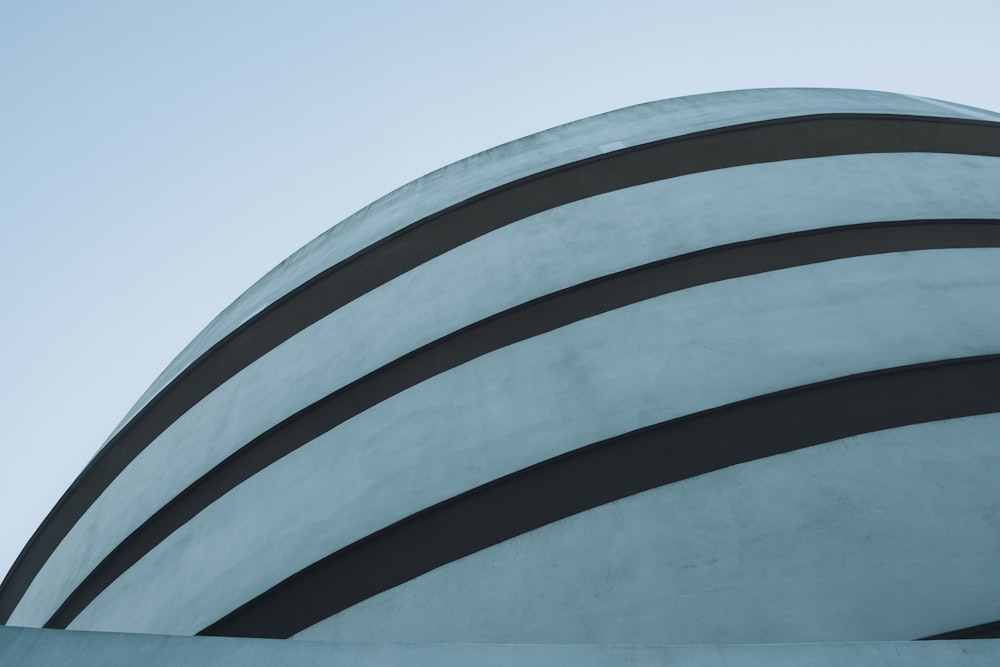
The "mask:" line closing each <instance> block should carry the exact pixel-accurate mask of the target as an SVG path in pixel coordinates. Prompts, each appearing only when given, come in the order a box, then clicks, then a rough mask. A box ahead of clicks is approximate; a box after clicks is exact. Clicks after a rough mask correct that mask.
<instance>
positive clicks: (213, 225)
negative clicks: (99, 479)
mask: <svg viewBox="0 0 1000 667" xmlns="http://www.w3.org/2000/svg"><path fill="white" fill-rule="evenodd" d="M998 26H1000V0H952V2H950V3H941V2H929V1H928V0H899V1H895V0H893V1H882V0H867V1H864V2H859V1H856V0H841V1H839V2H814V1H810V0H787V1H785V0H781V1H768V0H763V1H757V2H750V1H749V0H747V1H745V2H740V1H737V0H730V1H719V0H702V1H700V2H691V1H687V0H686V1H685V2H676V1H671V0H661V1H659V2H654V1H638V0H618V1H617V2H610V1H609V2H589V1H587V0H574V1H563V0H533V1H532V2H525V1H523V0H505V1H504V2H478V1H476V0H464V1H459V0H451V1H438V0H421V1H420V2H403V1H402V0H398V1H395V2H380V1H378V0H368V1H367V2H342V1H335V0H327V1H325V2H320V1H302V0H287V1H283V2H275V1H273V0H272V1H270V2H257V1H253V0H237V1H232V2H224V1H213V0H198V1H197V2H188V1H182V0H170V1H169V2H167V1H164V2H136V1H135V0H122V1H120V2H110V1H103V0H90V1H88V2H78V1H65V2H59V1H57V0H53V1H45V0H5V1H4V2H2V3H0V184H2V185H0V295H2V310H0V318H2V319H0V346H2V350H3V357H2V360H3V361H2V369H3V370H2V373H0V419H2V421H0V423H2V424H3V430H2V436H0V437H2V439H0V505H2V507H3V508H4V511H3V519H2V523H0V526H2V531H0V573H4V572H6V570H7V569H8V567H9V566H10V564H11V563H12V562H13V560H14V558H15V557H16V556H17V554H18V552H19V551H20V549H21V547H22V546H23V545H24V543H25V542H26V541H27V540H28V538H29V537H30V535H31V533H32V532H33V531H34V529H35V527H37V525H38V524H39V523H40V522H41V520H42V519H43V518H44V516H45V514H46V513H47V512H48V511H49V509H51V507H52V506H53V505H54V503H55V502H56V500H57V499H58V498H59V496H60V495H61V494H62V492H63V491H64V490H65V489H66V488H67V487H68V486H69V485H70V483H71V482H72V481H73V479H74V478H75V477H76V475H77V473H78V472H79V471H80V470H82V468H83V466H84V465H85V464H86V462H87V461H88V460H89V459H90V457H91V456H92V455H93V454H94V452H95V451H96V450H97V449H98V447H99V446H100V445H101V444H102V442H103V441H104V439H105V438H106V436H107V435H108V433H109V432H110V431H111V430H112V429H113V428H114V427H115V425H116V424H117V422H118V421H119V419H120V418H121V417H122V416H124V414H125V413H126V411H127V410H128V409H129V407H130V406H131V405H132V403H133V402H134V401H136V400H137V399H138V398H139V395H140V394H141V393H142V392H143V391H144V390H145V388H146V387H147V386H148V385H149V384H150V383H151V382H152V380H153V379H154V378H155V377H156V375H157V374H158V373H159V372H160V371H161V370H162V369H163V368H164V367H165V366H166V365H167V363H168V362H169V361H170V359H171V358H173V356H174V355H176V354H177V353H178V352H179V351H180V350H181V348H182V347H184V345H186V344H187V343H188V342H189V341H190V340H191V339H192V338H193V337H194V336H195V334H197V333H198V331H199V330H200V329H201V328H202V327H203V326H205V325H206V324H208V322H209V320H211V319H212V317H214V316H215V315H216V314H217V313H218V312H219V311H220V310H222V308H224V307H225V306H226V305H227V304H228V303H229V302H231V301H232V300H233V299H234V298H236V296H238V295H239V294H240V293H241V292H242V291H243V290H244V289H246V288H247V287H249V286H250V284H251V283H252V282H254V281H255V280H257V279H258V278H259V277H260V276H262V275H263V274H264V273H265V272H266V271H268V270H269V269H270V268H272V267H273V266H274V265H275V264H277V263H278V262H279V261H281V260H282V259H284V258H285V257H286V256H288V255H289V254H291V253H292V252H293V251H294V250H296V249H297V248H298V247H299V246H301V245H303V244H304V243H306V242H307V241H309V240H310V239H312V238H313V237H314V236H316V235H318V234H319V233H320V232H322V231H323V230H325V229H327V228H328V227H330V226H331V225H333V224H335V223H336V222H338V221H339V220H341V219H343V218H344V217H346V216H347V215H349V214H350V213H352V212H354V211H355V210H357V209H358V208H360V207H362V206H364V205H365V204H367V203H369V202H370V201H372V200H374V199H376V198H377V197H379V196H381V195H383V194H385V193H387V192H388V191H390V190H392V189H394V188H396V187H398V186H400V185H402V184H403V183H405V182H407V181H409V180H412V179H414V178H417V177H418V176H421V175H422V174H424V173H426V172H428V171H431V170H433V169H435V168H437V167H440V166H443V165H445V164H447V163H449V162H453V161H455V160H457V159H460V158H462V157H465V156H467V155H470V154H472V153H476V152H478V151H481V150H484V149H487V148H490V147H491V146H494V145H496V144H498V143H502V142H504V141H508V140H511V139H515V138H517V137H520V136H523V135H525V134H529V133H532V132H536V131H539V130H543V129H546V128H548V127H551V126H553V125H558V124H562V123H565V122H569V121H571V120H575V119H577V118H581V117H584V116H589V115H592V114H596V113H600V112H604V111H609V110H612V109H616V108H619V107H623V106H627V105H630V104H636V103H639V102H646V101H650V100H655V99H662V98H666V97H676V96H680V95H690V94H694V93H703V92H712V91H718V90H729V89H737V88H759V87H769V86H812V87H846V88H867V89H877V90H889V91H894V92H902V93H910V94H916V95H923V96H928V97H936V98H940V99H945V100H949V101H953V102H960V103H964V104H970V105H974V106H980V107H985V108H990V109H994V110H1000V86H998V65H1000V37H998V34H1000V33H998Z"/></svg>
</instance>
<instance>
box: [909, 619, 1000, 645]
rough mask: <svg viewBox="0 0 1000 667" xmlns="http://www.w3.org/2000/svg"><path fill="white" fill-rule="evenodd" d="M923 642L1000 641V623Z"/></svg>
mask: <svg viewBox="0 0 1000 667" xmlns="http://www.w3.org/2000/svg"><path fill="white" fill-rule="evenodd" d="M920 639H921V641H933V640H938V639H1000V621H993V622H991V623H982V624H980V625H973V626H971V627H968V628H962V629H960V630H951V631H950V632H942V633H941V634H939V635H931V636H930V637H921V638H920Z"/></svg>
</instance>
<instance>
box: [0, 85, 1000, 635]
mask: <svg viewBox="0 0 1000 667" xmlns="http://www.w3.org/2000/svg"><path fill="white" fill-rule="evenodd" d="M998 157H1000V115H998V114H994V113H992V112H987V111H981V110H977V109H971V108H969V107H964V106H960V105H955V104H950V103H946V102H939V101H935V100H928V99H924V98H917V97H911V96H904V95H893V94H888V93H877V92H868V91H850V90H823V89H778V90H751V91H735V92H727V93H717V94H713V95H701V96H695V97H688V98H680V99H675V100H666V101H662V102H653V103H649V104H643V105H638V106H634V107H629V108H626V109H622V110H619V111H615V112H611V113H607V114H603V115H600V116H595V117H592V118H587V119H584V120H581V121H577V122H575V123H570V124H568V125H564V126H561V127H557V128H554V129H551V130H548V131H545V132H541V133H539V134H536V135H532V136H529V137H526V138H524V139H520V140H518V141H514V142H511V143H509V144H504V145H502V146H499V147H497V148H494V149H491V150H489V151H486V152H484V153H480V154H478V155H475V156H473V157H470V158H467V159H465V160H462V161H460V162H457V163H455V164H453V165H450V166H448V167H445V168H443V169H440V170H438V171H435V172H433V173H431V174H428V175H427V176H425V177H423V178H420V179H418V180H416V181H414V182H412V183H410V184H408V185H406V186H404V187H402V188H400V189H398V190H396V191H394V192H392V193H390V194H389V195H386V196H385V197H383V198H382V199H379V200H378V201H376V202H374V203H373V204H371V205H370V206H368V207H366V208H365V209H363V210H362V211H359V212H358V213H356V214H355V215H353V216H351V217H350V218H348V219H347V220H345V221H343V222H341V223H340V224H338V225H336V226H334V227H333V228H332V229H330V230H329V231H328V232H326V233H325V234H323V235H321V236H320V237H319V238H317V239H316V240H314V241H313V242H311V243H309V244H308V245H306V246H305V247H304V248H302V249H301V250H300V251H298V252H297V253H295V254H294V255H292V256H291V257H290V258H289V259H288V260H286V261H285V262H283V263H282V264H280V265H279V266H278V267H276V268H275V269H274V270H273V271H272V272H270V273H269V274H268V275H267V276H265V277H264V278H263V279H261V280H260V281H259V282H258V283H257V284H255V285H254V286H253V287H251V288H250V289H249V290H248V291H247V292H246V293H245V294H243V295H242V296H241V297H240V298H239V299H237V300H236V302H234V303H233V304H232V305H231V306H230V307H229V308H227V309H226V310H225V311H224V312H223V313H222V314H220V315H219V317H217V318H216V319H215V320H214V321H213V322H212V323H211V324H210V325H209V326H208V327H207V328H206V329H205V330H204V331H203V332H202V333H201V334H199V336H198V337H197V338H196V339H195V340H194V341H193V342H192V343H191V344H190V345H189V346H188V347H187V348H186V349H185V350H184V351H183V352H182V353H181V354H180V355H179V356H178V358H177V359H176V360H174V362H172V363H171V365H170V366H169V367H168V368H167V369H166V370H165V371H164V373H163V374H162V375H161V377H160V378H159V379H158V380H157V381H156V382H155V383H154V385H153V386H152V387H151V388H150V389H149V391H147V393H146V395H144V396H143V397H142V399H140V401H139V403H138V404H137V405H136V407H135V408H134V409H133V410H132V411H131V412H130V414H129V415H128V416H127V417H126V419H125V420H124V421H123V422H122V424H121V425H120V426H119V427H118V429H117V430H116V431H115V433H114V434H112V436H111V437H110V438H109V440H108V442H107V443H106V444H105V446H104V448H103V449H102V450H101V451H100V452H99V453H98V455H97V456H96V457H95V459H94V460H93V461H92V463H91V464H90V465H89V466H88V468H87V469H86V470H85V471H84V472H83V473H82V475H81V476H80V478H79V479H78V480H77V481H76V482H75V483H74V485H73V486H72V487H71V488H70V490H69V491H68V492H67V493H66V495H65V496H64V497H63V499H62V500H61V501H60V503H59V504H58V505H57V507H56V508H55V509H54V510H53V512H52V513H51V514H50V516H49V517H48V518H47V519H46V522H45V523H44V524H43V525H42V527H41V528H40V529H39V531H38V532H37V533H36V535H35V536H34V537H33V538H32V541H31V542H30V543H29V545H28V546H27V547H26V548H25V551H24V552H23V553H22V555H21V557H20V558H19V560H18V562H17V563H16V564H15V566H14V568H12V570H11V572H10V573H9V575H8V577H7V579H6V580H5V581H4V585H3V588H2V589H0V621H5V622H8V623H10V624H13V625H34V626H42V625H46V626H48V627H69V628H78V629H97V630H101V629H103V630H115V631H134V632H153V633H166V634H194V633H199V632H201V633H207V634H229V635H241V636H275V637H287V636H293V635H294V636H298V637H302V638H328V639H338V640H357V641H367V640H389V641H431V642H435V641H443V642H451V641H455V642H519V643H534V642H544V643H558V642H570V643H573V642H575V643H585V642H591V641H597V642H602V643H637V644H642V643H699V642H748V643H756V642H772V641H773V642H797V641H838V640H863V639H884V640H890V639H910V638H915V637H922V636H928V635H936V634H940V633H944V632H950V631H954V630H959V629H961V628H968V627H971V626H978V625H981V624H984V623H986V624H988V623H991V622H993V621H995V620H996V619H997V618H1000V608H998V606H997V604H996V602H995V601H996V600H997V599H1000V596H998V593H1000V590H998V587H1000V584H994V583H993V580H995V579H996V577H992V576H991V574H992V571H993V569H994V566H993V562H994V560H995V554H996V552H997V550H998V549H1000V531H998V530H997V528H996V526H995V525H994V524H995V521H994V520H993V517H995V516H997V510H1000V492H998V491H997V490H996V486H997V485H996V484H995V483H993V480H995V479H996V475H997V473H998V472H1000V451H996V447H995V442H994V441H995V437H994V436H993V434H995V433H996V432H998V431H997V429H998V427H1000V414H998V412H1000V385H998V380H997V378H998V377H1000V375H998V371H1000V356H998V355H1000V347H998V345H1000V344H998V341H1000V309H996V308H994V307H991V306H992V304H994V303H996V302H997V300H998V297H1000V262H998V261H997V260H998V259H1000V255H998V253H1000V249H998V247H1000V187H998V185H1000V160H998Z"/></svg>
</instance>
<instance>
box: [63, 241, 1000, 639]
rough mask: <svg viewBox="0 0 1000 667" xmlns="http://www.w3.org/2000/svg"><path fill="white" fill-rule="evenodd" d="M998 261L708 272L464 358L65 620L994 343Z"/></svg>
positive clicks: (114, 619) (985, 349)
mask: <svg viewBox="0 0 1000 667" xmlns="http://www.w3.org/2000/svg"><path fill="white" fill-rule="evenodd" d="M998 254H1000V253H998V252H997V251H995V250H992V249H988V250H955V251H951V250H938V251H927V252H913V253H898V254H891V255H879V256H874V257H860V258H852V259H849V260H842V261H839V262H828V263H824V264H817V265H810V266H807V267H799V268H796V269H789V270H786V271H777V272H771V273H767V274H762V275H757V276H751V277H747V278H743V279H740V280H732V281H724V282H720V283H714V284H711V285H704V286H701V287H698V288H693V289H689V290H684V291H682V292H677V293H673V294H668V295H665V296H663V297H659V298H656V299H650V300H647V301H644V302H641V303H638V304H634V305H632V306H629V307H626V308H621V309H618V310H615V311H611V312H608V313H604V314H602V315H600V316H597V317H592V318H589V319H587V320H584V321H580V322H577V323H575V324H573V325H570V326H567V327H562V328H560V329H557V330H555V331H552V332H549V333H547V334H544V335H542V336H537V337H534V338H531V339H529V340H527V341H522V342H521V343H518V344H515V345H511V346H508V347H506V348H503V349H501V350H498V351H496V352H494V353H492V354H489V355H485V356H484V357H480V358H479V359H476V360H474V361H472V362H469V363H467V364H464V365H463V366H461V367H459V368H456V369H454V370H452V371H449V372H447V373H444V374H442V375H439V376H437V377H435V378H432V379H431V380H428V381H426V382H423V383H421V384H420V385H418V386H416V387H413V388H412V389H410V390H408V391H405V392H403V393H401V394H398V395H396V396H394V397H392V398H391V399H389V400H386V401H384V402H383V403H381V404H379V405H378V406H376V407H374V408H372V409H370V410H368V411H366V412H365V413H363V414H361V415H359V416H358V417H356V418H354V419H352V420H350V421H348V422H346V423H344V424H342V425H340V426H339V427H337V428H335V429H333V430H332V431H330V432H328V433H326V434H324V435H323V436H321V437H320V438H317V439H316V440H314V441H313V442H312V443H310V444H309V445H307V446H305V447H303V448H301V449H299V450H297V451H295V452H293V453H292V454H290V455H288V456H286V457H284V458H283V459H281V460H280V461H277V462H276V463H274V464H273V465H272V466H270V467H269V468H268V469H267V470H266V471H263V472H262V473H260V474H258V475H256V476H254V477H253V478H252V479H250V480H247V482H245V483H244V484H242V485H241V486H240V487H239V488H238V489H234V490H233V491H232V492H230V493H229V494H227V495H226V496H225V497H223V498H222V499H220V500H219V501H218V502H216V503H214V504H213V505H212V506H211V507H210V508H207V509H206V510H205V511H203V512H202V513H200V514H199V515H198V516H197V517H196V518H195V519H193V520H192V521H190V522H188V523H187V524H185V525H184V526H182V527H181V528H180V529H178V530H177V531H176V532H175V533H174V534H173V535H171V536H170V538H168V539H167V540H166V541H164V542H163V543H161V544H160V545H158V546H157V547H156V548H155V549H153V550H152V551H151V552H150V553H149V554H147V556H146V557H144V558H143V559H142V560H141V561H140V562H139V563H137V564H136V565H135V566H133V567H132V568H131V569H130V570H129V571H128V572H126V573H125V574H124V575H122V576H121V577H120V578H119V579H118V580H116V581H115V582H114V583H113V584H112V585H111V586H109V587H108V588H107V589H106V590H105V591H104V592H103V593H102V594H101V595H100V596H99V597H98V598H97V599H96V600H95V601H94V603H93V604H91V605H90V607H88V608H87V609H86V610H85V611H84V612H83V613H82V614H81V615H80V616H79V617H77V619H76V620H75V621H74V625H72V626H70V627H73V628H74V629H87V630H128V631H132V632H152V631H160V632H171V633H177V634H188V633H194V632H197V631H199V630H200V629H201V628H203V627H205V626H206V625H208V624H209V623H212V622H213V621H215V620H217V619H218V618H221V617H222V616H224V615H225V614H226V613H227V612H228V611H229V610H231V609H233V608H235V607H237V606H239V605H240V604H242V603H244V602H246V601H247V600H249V599H251V598H253V597H254V596H255V595H257V594H259V593H260V591H262V590H266V589H267V588H269V587H270V586H272V585H274V584H275V583H277V582H279V581H281V580H282V579H284V578H285V577H287V576H289V575H291V574H293V573H294V572H295V571H297V570H298V569H300V568H302V567H306V566H307V565H309V564H310V563H312V562H314V561H315V560H317V559H319V558H322V557H323V556H325V555H326V554H328V553H332V552H333V551H334V550H336V549H338V548H342V547H343V546H346V545H347V544H349V543H350V542H352V541H354V540H357V539H360V538H362V537H364V536H365V535H366V534H368V533H370V532H373V531H375V530H378V529H380V528H382V527H383V526H385V525H388V524H390V523H392V522H393V521H396V520H399V519H401V518H403V517H404V516H407V515H408V514H410V513H412V512H413V511H414V510H415V509H417V508H422V507H427V506H429V505H431V504H433V503H435V502H440V501H441V500H444V499H445V498H448V497H451V496H453V495H456V494H458V493H461V492H462V491H465V490H466V489H468V488H472V487H474V486H477V485H479V484H483V483H486V482H489V481H490V480H491V479H495V478H496V477H499V476H501V475H504V474H507V473H509V472H512V471H514V470H518V469H520V468H523V467H526V466H528V465H531V464H533V463H536V462H538V461H539V460H543V459H545V458H549V457H551V456H556V455H559V454H561V453H563V452H566V451H570V450H572V449H575V448H577V447H581V446H585V445H587V444H589V443H590V442H594V441H596V440H600V439H603V438H606V437H611V436H615V435H618V434H620V433H624V432H627V431H630V430H633V429H636V428H641V427H643V426H646V425H648V424H650V423H655V422H657V421H662V420H666V419H671V418H675V417H678V416H682V415H685V414H690V413H692V412H696V411H699V410H704V409H707V408H711V407H715V406H717V405H721V404H725V403H729V402H733V401H737V400H742V399H746V398H750V397H752V396H756V395H760V394H764V393H767V392H770V391H777V390H781V389H785V388H787V387H794V386H798V385H801V384H807V383H810V382H818V381H823V380H827V379H831V378H835V377H839V376H842V375H849V374H852V373H858V372H866V371H871V370H877V369H879V368H884V367H891V366H897V365H905V364H910V363H921V362H927V361H934V360H937V359H947V358H951V357H960V356H971V355H975V354H988V353H991V352H995V351H996V345H995V343H994V341H995V340H996V336H995V335H993V333H1000V312H997V311H996V310H994V309H988V308H982V307H980V304H984V303H989V302H990V299H991V298H993V297H994V296H995V294H996V293H997V290H998V288H1000V272H998V271H997V268H996V266H997V265H996V261H997V255H998ZM900 332H906V334H905V335H900ZM720 378H725V381H724V382H721V381H720ZM608 387H615V388H616V390H615V391H614V392H609V391H608V390H607V388H608ZM441 461H448V465H447V466H442V465H441V463H440V462H441ZM246 517H253V526H254V530H252V531H248V530H246V525H247V524H246V523H245V521H246V520H247V519H246Z"/></svg>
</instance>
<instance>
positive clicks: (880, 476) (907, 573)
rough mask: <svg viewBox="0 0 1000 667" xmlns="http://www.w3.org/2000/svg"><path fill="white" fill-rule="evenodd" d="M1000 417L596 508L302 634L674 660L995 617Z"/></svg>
mask: <svg viewBox="0 0 1000 667" xmlns="http://www.w3.org/2000/svg"><path fill="white" fill-rule="evenodd" d="M998 433H1000V414H993V415H979V416H976V417H968V418H964V419H952V420H946V421H940V422H933V423H928V424H916V425H912V426H907V427H904V428H896V429H888V430H884V431H878V432H875V433H868V434H865V435H862V436H855V437H851V438H846V439H843V440H837V441H834V442H830V443H827V444H824V445H818V446H815V447H810V448H808V449H803V450H799V451H794V452H788V453H786V454H781V455H778V456H772V457H770V458H767V459H762V460H758V461H751V462H749V463H744V464H742V465H738V466H733V467H730V468H726V469H724V470H718V471H716V472H713V473H709V474H707V475H701V476H698V477H694V478H691V479H687V480H684V481H681V482H676V483H674V484H668V485H667V486H663V487H660V488H658V489H653V490H650V491H647V492H645V493H640V494H638V495H634V496H630V497H628V498H624V499H622V500H619V501H617V502H614V503H610V504H608V505H603V506H601V507H596V508H594V509H592V510H589V511H587V512H583V513H581V514H577V515H575V516H572V517H569V518H567V519H564V520H562V521H559V522H557V523H554V524H550V525H548V526H545V527H544V528H540V529H538V530H535V531H532V532H530V533H527V534H524V535H521V536H519V537H516V538H514V539H511V540H507V541H506V542H503V543H501V544H498V545H496V546H494V547H491V548H489V549H484V550H482V551H480V552H478V553H475V554H472V555H471V556H468V557H466V558H463V559H461V560H458V561H455V562H453V563H449V564H448V565H445V566H444V567H441V568H438V569H437V570H433V571H431V572H428V573H427V574H425V575H423V576H421V577H418V578H416V579H414V580H412V581H409V582H407V583H405V584H402V585H400V586H397V587H396V588H392V589H390V590H387V591H385V592H383V593H381V594H379V595H376V596H375V597H372V598H369V599H367V600H365V601H364V602H361V603H360V604H357V605H355V606H354V607H351V608H348V609H345V610H344V611H342V612H340V613H339V614H337V615H335V616H332V617H330V618H328V619H326V620H325V621H322V622H320V623H318V624H317V625H315V626H313V627H311V628H308V629H307V630H305V631H303V632H301V633H299V634H298V635H296V638H302V639H310V640H324V641H366V642H383V641H384V642H484V643H508V642H524V643H551V642H560V643H580V642H598V643H607V644H637V645H638V644H679V643H685V644H687V643H713V644H722V643H732V644H743V643H750V642H826V641H842V640H851V641H884V640H890V641H895V640H910V639H915V638H918V637H928V636H932V635H935V634H938V633H940V632H945V631H948V630H953V629H958V628H963V627H969V626H973V625H978V624H981V623H986V622H989V621H992V620H994V619H996V618H998V617H1000V602H998V600H1000V578H997V577H984V576H983V573H984V572H994V571H995V570H996V565H995V564H996V561H997V555H998V554H1000V532H998V531H997V530H996V527H995V525H996V517H997V516H1000V495H998V494H995V493H991V491H990V489H992V488H993V487H994V486H995V483H994V482H993V480H996V479H997V478H998V477H1000V448H998V447H997V442H998V436H997V434H998Z"/></svg>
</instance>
